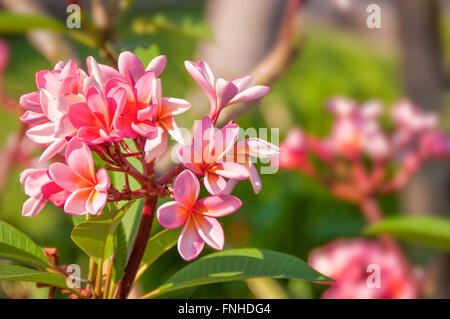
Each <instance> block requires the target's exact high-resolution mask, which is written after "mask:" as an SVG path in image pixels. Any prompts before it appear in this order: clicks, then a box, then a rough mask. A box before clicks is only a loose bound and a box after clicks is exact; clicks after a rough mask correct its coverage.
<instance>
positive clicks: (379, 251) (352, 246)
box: [308, 239, 418, 299]
mask: <svg viewBox="0 0 450 319" xmlns="http://www.w3.org/2000/svg"><path fill="white" fill-rule="evenodd" d="M308 264H309V265H310V266H311V267H313V268H314V269H316V270H317V271H319V272H321V273H323V274H324V275H326V276H328V277H331V278H333V279H334V280H335V282H334V283H333V284H331V287H330V288H329V289H328V290H327V291H325V293H324V294H323V296H322V298H326V299H409V298H417V297H418V293H417V287H416V284H415V282H414V280H413V278H411V277H410V275H409V273H408V271H407V270H406V269H405V268H404V265H403V264H402V262H401V261H400V260H399V259H398V257H397V255H396V254H394V253H392V252H391V251H388V250H386V249H383V248H382V247H381V246H380V245H379V244H378V243H376V242H370V241H366V240H362V239H352V240H338V241H335V242H333V243H331V244H328V245H327V246H325V247H322V248H318V249H316V250H314V251H313V252H312V253H311V254H310V256H309V259H308ZM369 265H375V266H376V267H379V270H380V272H379V273H378V275H379V278H378V279H379V286H378V287H377V286H374V284H375V282H376V281H377V280H376V279H375V280H374V281H375V282H373V281H371V280H372V278H369V276H371V275H373V276H376V275H377V274H375V272H374V270H373V269H371V267H369ZM368 267H369V268H368ZM372 267H373V266H372Z"/></svg>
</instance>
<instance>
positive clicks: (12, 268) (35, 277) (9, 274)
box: [0, 265, 67, 288]
mask: <svg viewBox="0 0 450 319" xmlns="http://www.w3.org/2000/svg"><path fill="white" fill-rule="evenodd" d="M0 280H21V281H31V282H38V283H41V284H47V285H52V286H55V287H59V288H67V286H66V281H65V280H64V277H63V276H61V275H58V274H54V273H50V272H46V271H39V270H36V269H32V268H28V267H24V266H19V265H0Z"/></svg>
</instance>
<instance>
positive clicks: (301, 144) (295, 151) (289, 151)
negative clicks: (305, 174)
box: [278, 127, 308, 170]
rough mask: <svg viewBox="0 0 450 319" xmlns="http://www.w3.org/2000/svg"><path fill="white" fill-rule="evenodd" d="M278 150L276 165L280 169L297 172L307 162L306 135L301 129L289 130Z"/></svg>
mask: <svg viewBox="0 0 450 319" xmlns="http://www.w3.org/2000/svg"><path fill="white" fill-rule="evenodd" d="M280 148H281V153H280V156H279V158H278V161H279V162H278V163H279V166H280V167H281V168H285V169H294V170H297V169H300V168H301V167H302V166H304V164H305V163H306V162H307V157H308V142H307V137H306V134H305V132H303V130H302V129H301V128H298V127H295V128H293V129H291V130H290V131H289V132H288V134H287V136H286V139H285V140H284V141H283V143H281V145H280Z"/></svg>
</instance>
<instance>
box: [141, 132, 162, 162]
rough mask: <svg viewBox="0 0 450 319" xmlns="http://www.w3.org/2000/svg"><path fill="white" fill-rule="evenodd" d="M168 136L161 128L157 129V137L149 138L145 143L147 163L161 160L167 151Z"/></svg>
mask: <svg viewBox="0 0 450 319" xmlns="http://www.w3.org/2000/svg"><path fill="white" fill-rule="evenodd" d="M167 140H168V135H167V132H165V131H164V130H163V129H162V128H161V127H159V126H158V127H157V135H156V136H155V137H154V138H147V141H146V142H145V147H144V150H145V160H146V161H147V163H149V162H151V161H153V160H158V159H160V158H161V157H162V156H163V155H164V154H165V153H166V150H167Z"/></svg>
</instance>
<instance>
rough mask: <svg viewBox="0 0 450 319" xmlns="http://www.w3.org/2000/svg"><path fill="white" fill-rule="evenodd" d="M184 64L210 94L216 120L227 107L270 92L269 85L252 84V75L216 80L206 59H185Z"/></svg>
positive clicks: (212, 110) (213, 115)
mask: <svg viewBox="0 0 450 319" xmlns="http://www.w3.org/2000/svg"><path fill="white" fill-rule="evenodd" d="M184 65H185V67H186V70H187V71H188V72H189V74H190V75H191V76H192V78H193V79H194V80H195V81H196V82H197V83H198V85H200V87H201V88H202V89H203V90H205V92H206V94H207V95H208V98H209V102H210V104H211V112H210V114H209V117H210V118H211V119H212V120H213V121H214V122H215V120H216V119H217V117H218V116H219V114H220V111H221V110H223V109H224V108H225V107H227V106H229V105H232V104H235V103H239V102H248V101H253V100H256V99H259V98H261V97H263V96H264V95H266V94H267V92H269V87H268V86H264V85H255V86H250V84H251V83H252V81H253V78H252V77H251V76H241V77H236V78H232V79H230V80H228V81H227V80H224V79H222V78H219V79H217V80H216V79H215V77H214V74H213V72H212V70H211V68H210V67H209V65H208V64H207V63H206V62H204V61H198V62H197V63H195V62H192V61H185V62H184Z"/></svg>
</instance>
